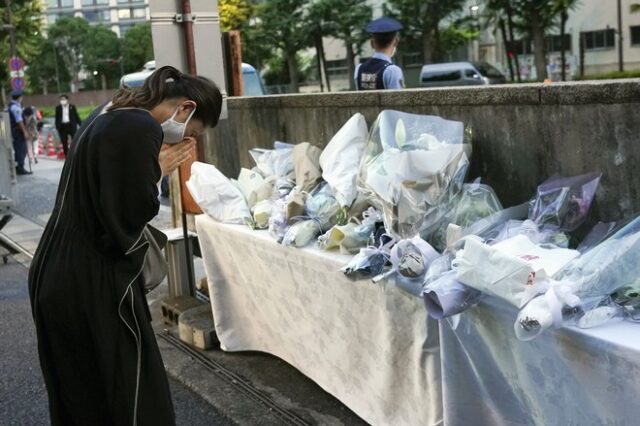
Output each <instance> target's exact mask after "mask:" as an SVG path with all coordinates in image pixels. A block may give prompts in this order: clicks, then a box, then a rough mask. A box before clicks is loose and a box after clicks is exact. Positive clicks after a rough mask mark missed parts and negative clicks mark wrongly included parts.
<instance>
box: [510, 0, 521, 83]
mask: <svg viewBox="0 0 640 426" xmlns="http://www.w3.org/2000/svg"><path fill="white" fill-rule="evenodd" d="M507 21H508V22H507V23H508V24H509V50H511V52H513V60H514V62H515V65H516V78H517V80H518V83H522V77H521V76H520V60H519V59H518V55H517V54H516V53H515V52H514V51H513V43H514V42H515V40H516V39H515V36H514V34H513V10H512V9H511V2H510V1H508V2H507Z"/></svg>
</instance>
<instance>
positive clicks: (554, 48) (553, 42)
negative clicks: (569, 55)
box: [546, 34, 571, 52]
mask: <svg viewBox="0 0 640 426" xmlns="http://www.w3.org/2000/svg"><path fill="white" fill-rule="evenodd" d="M546 39H547V52H561V51H562V50H563V47H564V50H565V51H567V50H568V51H571V34H565V35H564V43H563V42H562V36H559V35H552V36H547V37H546ZM563 44H564V46H563Z"/></svg>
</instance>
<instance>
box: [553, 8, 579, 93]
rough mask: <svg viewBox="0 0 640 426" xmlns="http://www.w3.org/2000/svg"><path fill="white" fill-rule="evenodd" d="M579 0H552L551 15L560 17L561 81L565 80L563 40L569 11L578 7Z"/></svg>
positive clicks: (565, 60)
mask: <svg viewBox="0 0 640 426" xmlns="http://www.w3.org/2000/svg"><path fill="white" fill-rule="evenodd" d="M578 2H579V0H554V3H553V13H554V14H555V15H557V16H558V15H559V17H560V44H561V46H560V66H561V67H562V69H561V72H562V81H565V80H566V79H567V76H566V67H567V57H566V53H565V45H564V38H565V34H566V27H567V20H568V19H569V11H570V10H571V9H573V8H575V7H576V6H577V5H578Z"/></svg>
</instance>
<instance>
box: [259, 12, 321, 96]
mask: <svg viewBox="0 0 640 426" xmlns="http://www.w3.org/2000/svg"><path fill="white" fill-rule="evenodd" d="M307 4H308V0H270V1H268V2H264V3H260V4H259V5H257V6H256V25H255V28H254V30H255V31H256V32H257V34H255V36H256V39H258V40H260V42H261V43H264V45H265V46H270V47H271V52H272V56H273V54H274V53H275V50H278V49H279V50H281V51H282V54H283V56H284V58H285V60H286V63H287V69H288V74H289V85H290V87H291V91H292V92H298V91H299V80H300V75H299V74H300V73H299V69H298V66H297V59H296V57H297V54H298V52H299V51H300V50H302V49H303V48H305V47H307V46H308V45H309V43H310V41H311V32H310V31H309V29H308V28H307V27H306V19H305V18H306V6H307Z"/></svg>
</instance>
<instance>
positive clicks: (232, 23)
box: [218, 0, 252, 31]
mask: <svg viewBox="0 0 640 426" xmlns="http://www.w3.org/2000/svg"><path fill="white" fill-rule="evenodd" d="M218 12H219V13H220V27H221V29H222V31H231V30H237V29H239V28H240V27H241V26H242V24H244V23H245V22H246V21H247V20H248V19H249V16H251V13H252V8H251V5H250V4H249V3H248V2H247V0H220V1H219V2H218Z"/></svg>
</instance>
